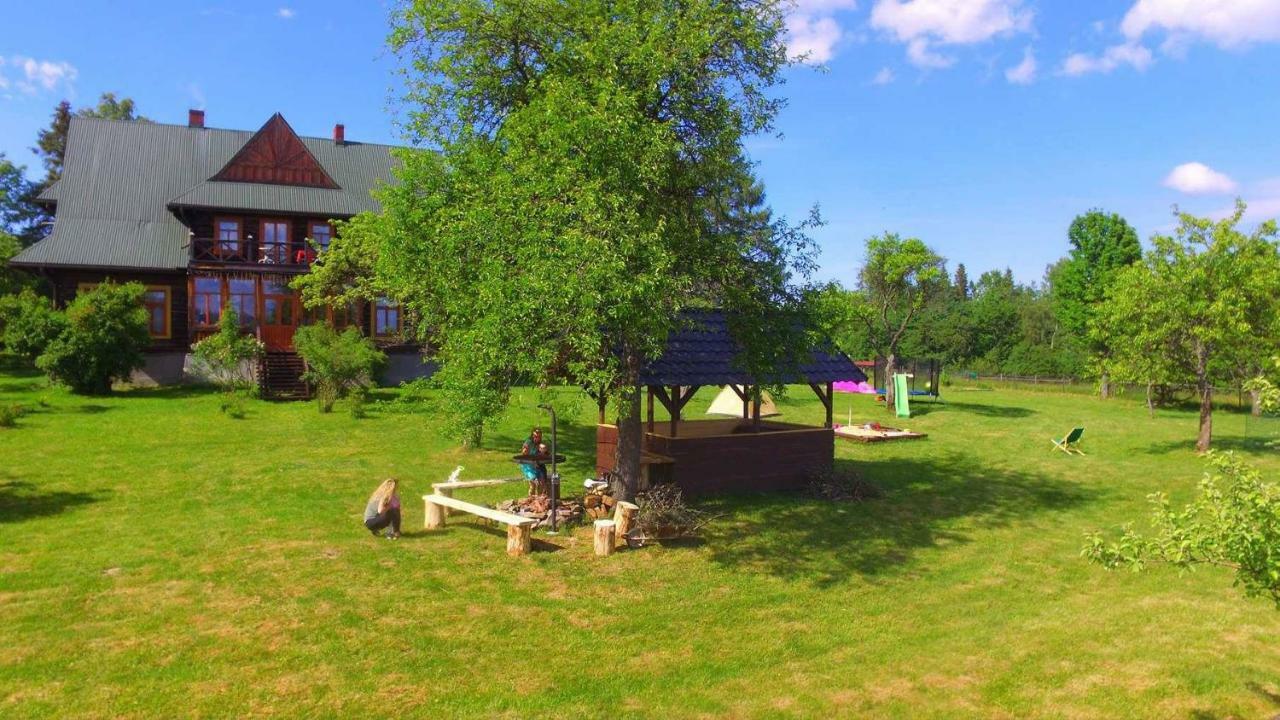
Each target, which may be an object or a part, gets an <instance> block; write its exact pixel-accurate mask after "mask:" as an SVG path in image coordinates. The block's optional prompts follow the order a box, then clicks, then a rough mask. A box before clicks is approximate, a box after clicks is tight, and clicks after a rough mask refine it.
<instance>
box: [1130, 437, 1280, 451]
mask: <svg viewBox="0 0 1280 720" xmlns="http://www.w3.org/2000/svg"><path fill="white" fill-rule="evenodd" d="M1278 447H1280V446H1278V445H1277V439H1276V438H1273V437H1241V436H1239V435H1220V436H1215V437H1214V438H1213V444H1212V446H1211V449H1213V450H1230V451H1242V452H1250V453H1265V452H1275V451H1276V450H1277V448H1278ZM1182 451H1186V452H1195V451H1196V440H1195V438H1194V437H1191V438H1189V439H1187V440H1168V441H1165V442H1159V443H1154V444H1152V445H1151V446H1150V447H1148V448H1147V449H1146V451H1145V452H1146V453H1147V454H1148V455H1168V454H1169V453H1173V452H1182Z"/></svg>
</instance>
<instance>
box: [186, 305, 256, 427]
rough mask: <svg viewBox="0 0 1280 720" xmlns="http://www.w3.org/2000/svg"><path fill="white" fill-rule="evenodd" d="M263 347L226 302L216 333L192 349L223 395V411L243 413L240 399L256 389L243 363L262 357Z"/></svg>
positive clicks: (237, 415) (239, 414)
mask: <svg viewBox="0 0 1280 720" xmlns="http://www.w3.org/2000/svg"><path fill="white" fill-rule="evenodd" d="M264 350H265V348H264V347H263V345H262V341H261V340H259V339H258V338H256V337H254V336H252V335H249V334H247V333H245V332H244V331H243V330H242V329H241V328H240V317H239V316H238V315H237V314H236V310H235V308H234V307H233V306H232V305H231V304H229V303H228V304H227V306H226V307H224V308H223V309H222V316H221V317H220V318H219V319H218V332H216V333H214V334H213V335H210V336H209V337H207V338H205V339H203V340H201V341H200V342H198V343H196V345H195V347H193V348H191V353H192V355H194V356H195V359H196V360H197V361H198V362H199V363H200V364H201V365H202V366H203V370H204V371H205V372H206V373H208V375H209V379H210V380H212V381H213V383H214V384H215V385H217V386H218V387H219V388H221V389H222V391H223V393H224V394H225V398H224V399H223V403H222V410H223V412H227V413H229V414H231V415H233V416H236V417H239V416H241V415H243V409H242V405H243V398H244V396H245V395H247V394H248V393H250V392H251V391H252V390H254V389H255V388H256V385H255V384H254V382H253V379H252V378H251V377H249V376H247V375H246V374H245V366H246V364H248V363H251V362H253V361H255V360H257V359H258V358H260V357H262V354H263V352H264Z"/></svg>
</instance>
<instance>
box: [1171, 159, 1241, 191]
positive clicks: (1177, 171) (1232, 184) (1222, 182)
mask: <svg viewBox="0 0 1280 720" xmlns="http://www.w3.org/2000/svg"><path fill="white" fill-rule="evenodd" d="M1164 186H1165V187H1167V188H1173V189H1174V190H1177V191H1178V192H1182V193H1186V194H1188V195H1226V194H1227V193H1232V192H1235V190H1236V188H1237V187H1238V186H1237V185H1236V181H1235V180H1232V179H1231V178H1230V177H1228V176H1227V175H1226V174H1224V173H1220V172H1218V171H1217V170H1214V169H1213V168H1211V167H1209V166H1208V165H1205V164H1204V163H1198V162H1189V163H1183V164H1182V165H1179V166H1178V167H1176V168H1174V169H1173V171H1172V172H1170V173H1169V175H1168V176H1167V177H1165V179H1164Z"/></svg>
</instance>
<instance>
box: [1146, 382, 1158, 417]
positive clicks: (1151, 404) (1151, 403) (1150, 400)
mask: <svg viewBox="0 0 1280 720" xmlns="http://www.w3.org/2000/svg"><path fill="white" fill-rule="evenodd" d="M1154 384H1155V383H1147V415H1148V416H1149V417H1150V418H1151V419H1153V420H1154V419H1155V417H1156V401H1155V398H1154V397H1153V396H1152V388H1153V386H1154Z"/></svg>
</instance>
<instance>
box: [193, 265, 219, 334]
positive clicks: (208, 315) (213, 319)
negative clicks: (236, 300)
mask: <svg viewBox="0 0 1280 720" xmlns="http://www.w3.org/2000/svg"><path fill="white" fill-rule="evenodd" d="M222 305H223V303H222V281H221V280H219V279H218V278H215V277H197V278H195V281H194V282H193V283H192V286H191V311H192V317H193V318H194V319H195V324H196V327H210V326H212V325H217V324H218V320H220V319H222Z"/></svg>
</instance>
